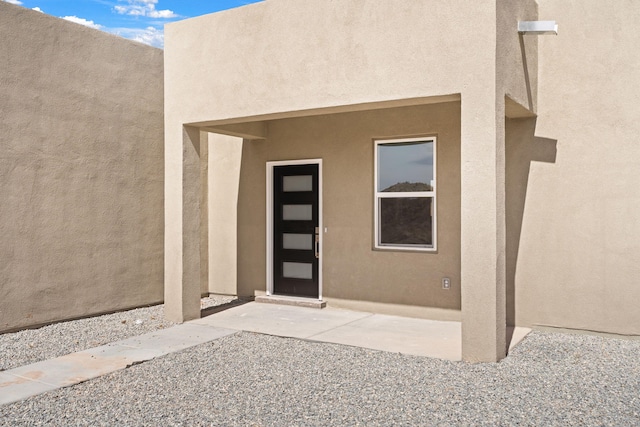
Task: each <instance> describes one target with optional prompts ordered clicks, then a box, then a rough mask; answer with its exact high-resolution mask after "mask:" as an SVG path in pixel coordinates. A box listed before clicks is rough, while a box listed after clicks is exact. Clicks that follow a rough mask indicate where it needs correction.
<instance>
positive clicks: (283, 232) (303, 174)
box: [273, 164, 320, 298]
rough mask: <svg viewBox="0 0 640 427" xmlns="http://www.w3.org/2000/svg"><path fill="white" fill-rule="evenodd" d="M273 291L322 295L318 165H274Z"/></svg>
mask: <svg viewBox="0 0 640 427" xmlns="http://www.w3.org/2000/svg"><path fill="white" fill-rule="evenodd" d="M273 187H274V188H273V210H274V212H273V263H274V265H273V275H274V277H273V293H274V294H276V295H291V296H300V297H312V298H318V295H319V293H318V283H319V281H318V259H319V257H320V254H319V250H320V248H319V242H318V239H319V230H318V226H319V220H318V218H319V212H318V210H319V209H318V207H319V194H318V165H317V164H310V165H291V166H275V167H274V168H273Z"/></svg>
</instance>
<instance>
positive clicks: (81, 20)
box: [62, 16, 102, 30]
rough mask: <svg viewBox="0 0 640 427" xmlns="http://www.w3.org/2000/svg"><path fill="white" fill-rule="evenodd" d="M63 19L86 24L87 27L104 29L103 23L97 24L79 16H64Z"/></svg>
mask: <svg viewBox="0 0 640 427" xmlns="http://www.w3.org/2000/svg"><path fill="white" fill-rule="evenodd" d="M62 19H66V20H67V21H71V22H75V23H76V24H80V25H84V26H85V27H89V28H95V29H96V30H100V29H102V25H100V24H96V23H95V22H93V21H89V20H87V19H84V18H78V17H77V16H63V17H62Z"/></svg>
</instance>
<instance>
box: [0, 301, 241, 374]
mask: <svg viewBox="0 0 640 427" xmlns="http://www.w3.org/2000/svg"><path fill="white" fill-rule="evenodd" d="M235 300H236V298H235V297H224V296H211V297H207V298H203V299H202V300H201V302H200V306H201V308H203V309H206V308H210V307H215V306H219V305H222V304H227V303H231V302H232V301H235ZM162 310H163V306H162V305H156V306H153V307H144V308H137V309H135V310H129V311H123V312H119V313H113V314H106V315H103V316H97V317H91V318H87V319H80V320H74V321H70V322H61V323H55V324H53V325H48V326H43V327H41V328H39V329H27V330H24V331H20V332H16V333H12V334H4V335H0V371H3V370H4V371H6V370H7V369H13V368H17V367H19V366H23V365H28V364H31V363H35V362H39V361H41V360H46V359H53V358H55V357H59V356H64V355H65V354H69V353H75V352H77V351H82V350H86V349H88V348H92V347H98V346H101V345H104V344H108V343H110V342H114V341H119V340H123V339H126V338H130V337H133V336H137V335H142V334H146V333H147V332H153V331H156V330H158V329H164V328H168V327H170V326H173V325H175V323H172V322H169V321H167V320H165V319H164V316H163V313H162Z"/></svg>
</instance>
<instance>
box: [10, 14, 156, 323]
mask: <svg viewBox="0 0 640 427" xmlns="http://www.w3.org/2000/svg"><path fill="white" fill-rule="evenodd" d="M0 40H2V42H1V43H0V58H2V60H1V61H0V100H1V101H0V236H2V240H1V241H0V331H2V330H7V329H10V328H17V327H22V326H28V325H35V324H40V323H45V322H50V321H55V320H60V319H66V318H72V317H77V316H85V315H89V314H94V313H99V312H105V311H111V310H117V309H122V308H126V307H132V306H139V305H143V304H151V303H157V302H160V301H161V300H162V286H163V264H162V254H163V242H162V236H163V200H162V194H163V184H164V182H163V134H162V120H163V113H162V105H163V101H162V95H163V94H162V88H163V81H162V78H163V72H162V51H161V50H158V49H154V48H150V47H148V46H144V45H141V44H138V43H134V42H131V41H128V40H125V39H121V38H118V37H115V36H111V35H107V34H105V33H102V32H99V31H96V30H91V29H88V28H86V27H83V26H80V25H77V24H74V23H70V22H67V21H63V20H61V19H57V18H54V17H51V16H47V15H45V14H42V13H39V12H35V11H31V10H28V9H24V8H21V7H17V6H13V5H10V4H7V3H5V2H0Z"/></svg>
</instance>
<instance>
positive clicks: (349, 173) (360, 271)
mask: <svg viewBox="0 0 640 427" xmlns="http://www.w3.org/2000/svg"><path fill="white" fill-rule="evenodd" d="M419 135H436V136H437V143H436V147H437V153H436V156H437V173H438V175H437V180H438V190H437V191H438V192H437V197H438V198H437V226H438V241H437V246H438V251H437V253H429V252H409V253H407V252H402V251H386V250H373V249H372V248H373V244H374V242H373V229H374V227H373V200H374V199H373V189H374V179H373V175H374V173H373V168H374V164H373V163H374V162H373V152H374V144H373V140H374V139H376V138H395V137H412V136H419ZM315 158H321V159H322V161H323V164H322V168H323V171H322V172H323V194H322V196H323V212H322V216H323V224H324V227H326V230H327V232H326V233H325V234H324V237H323V238H324V241H323V252H322V257H323V258H322V259H323V292H322V293H323V297H326V298H328V299H331V298H338V299H346V300H358V301H365V302H367V301H369V302H381V303H389V304H399V305H406V306H412V305H413V306H421V307H431V308H443V309H450V310H456V311H457V310H459V309H460V104H459V103H446V104H432V105H426V106H419V107H405V108H394V109H386V110H376V111H371V112H357V113H344V114H334V115H326V116H316V117H307V118H295V119H286V120H276V121H273V122H270V123H269V140H268V141H253V142H247V143H245V145H244V150H243V155H242V169H241V179H240V199H239V206H238V226H239V227H238V230H239V237H238V291H239V293H240V294H241V295H254V293H255V291H265V290H266V265H265V263H266V253H265V248H266V240H265V239H266V229H265V226H266V217H265V215H266V214H265V212H266V203H265V191H266V182H265V171H266V162H267V161H276V160H292V159H315ZM442 277H449V278H451V281H452V284H453V286H452V289H451V290H443V289H442V285H441V279H442ZM398 314H400V313H398Z"/></svg>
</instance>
